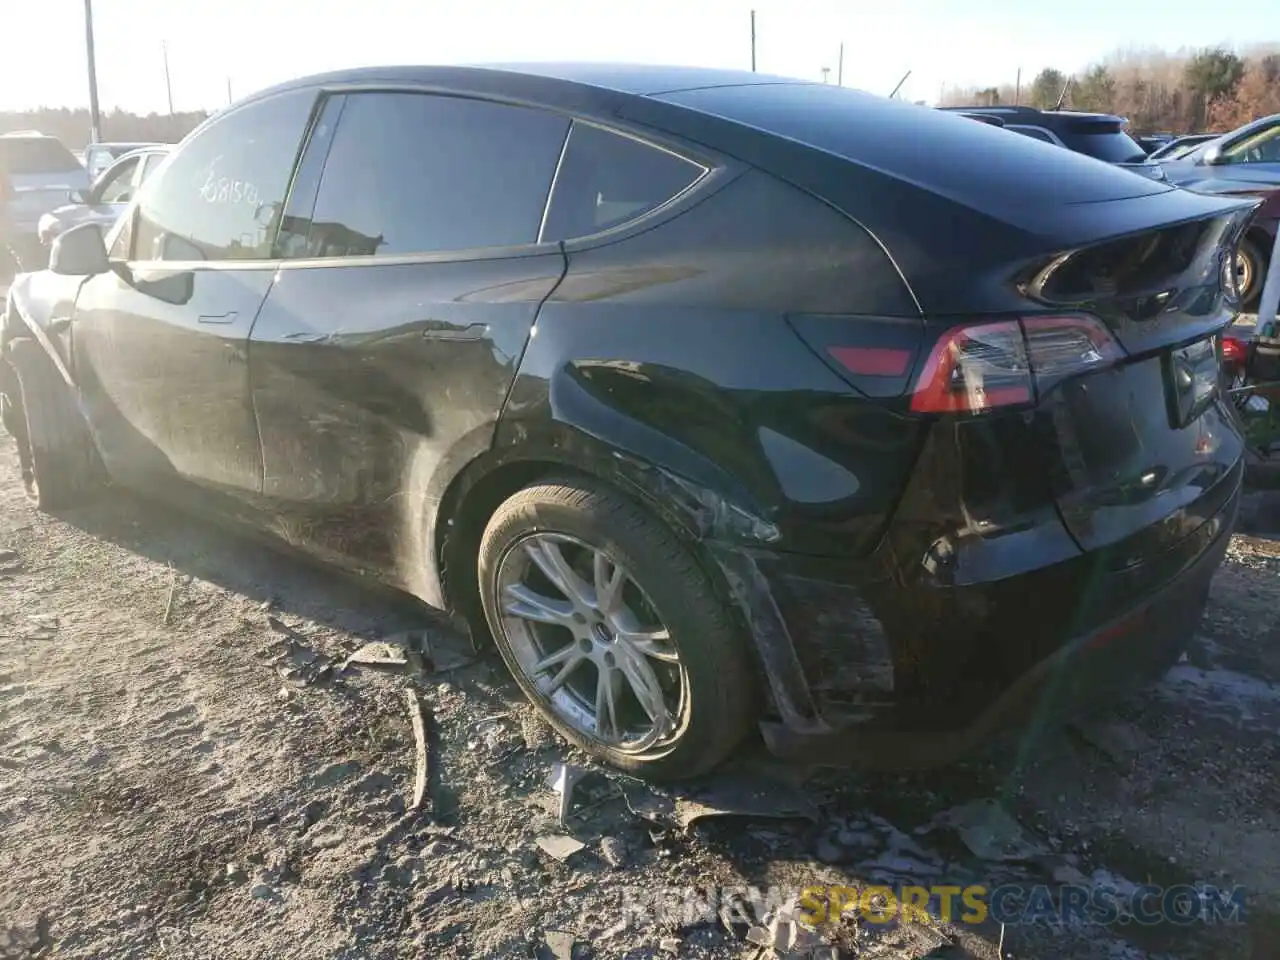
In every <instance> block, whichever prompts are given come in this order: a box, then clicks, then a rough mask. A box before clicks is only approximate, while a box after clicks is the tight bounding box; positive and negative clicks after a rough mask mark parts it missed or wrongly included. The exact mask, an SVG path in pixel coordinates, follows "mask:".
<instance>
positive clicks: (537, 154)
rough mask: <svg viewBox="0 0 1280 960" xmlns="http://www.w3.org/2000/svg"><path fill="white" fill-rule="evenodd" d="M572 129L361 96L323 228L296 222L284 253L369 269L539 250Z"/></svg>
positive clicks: (544, 116)
mask: <svg viewBox="0 0 1280 960" xmlns="http://www.w3.org/2000/svg"><path fill="white" fill-rule="evenodd" d="M326 115H327V111H326ZM568 129H569V121H568V120H567V119H565V118H563V117H559V116H556V115H555V114H550V113H545V112H543V111H540V110H532V109H528V108H525V107H514V106H509V105H506V104H499V103H490V102H488V101H483V100H471V99H466V98H462V97H448V96H438V95H433V94H421V93H355V94H349V95H348V96H347V98H346V103H345V105H344V106H343V107H342V110H341V116H340V117H339V119H338V121H337V127H336V130H335V131H334V133H333V138H332V143H331V145H330V146H329V153H328V159H327V161H326V162H325V165H324V171H323V173H322V174H321V176H320V186H319V190H318V192H317V194H316V202H315V207H314V210H313V212H312V214H311V217H310V218H309V219H307V218H305V217H299V218H294V217H290V218H289V220H288V221H287V222H286V224H285V225H284V229H283V230H282V232H281V249H282V250H284V251H287V255H288V256H291V257H364V256H373V255H382V256H398V255H411V254H418V253H435V252H440V251H446V250H470V249H476V248H481V247H505V246H518V245H522V244H530V243H534V242H535V241H536V240H537V238H538V226H539V223H540V222H541V219H542V213H543V209H544V207H545V206H546V200H547V192H548V191H549V190H550V187H551V179H552V176H553V175H554V173H555V167H556V161H557V159H558V158H559V156H560V150H561V147H562V146H563V145H564V138H565V135H566V133H567V132H568ZM308 152H309V153H310V151H308Z"/></svg>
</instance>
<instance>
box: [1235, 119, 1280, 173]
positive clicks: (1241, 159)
mask: <svg viewBox="0 0 1280 960" xmlns="http://www.w3.org/2000/svg"><path fill="white" fill-rule="evenodd" d="M1222 162H1223V163H1280V123H1277V124H1275V125H1274V126H1272V127H1268V128H1267V129H1266V130H1261V131H1259V132H1258V133H1255V134H1252V135H1251V136H1248V137H1245V138H1244V139H1243V140H1241V141H1240V142H1239V143H1235V144H1232V145H1231V146H1229V147H1227V148H1226V149H1225V150H1223V151H1222Z"/></svg>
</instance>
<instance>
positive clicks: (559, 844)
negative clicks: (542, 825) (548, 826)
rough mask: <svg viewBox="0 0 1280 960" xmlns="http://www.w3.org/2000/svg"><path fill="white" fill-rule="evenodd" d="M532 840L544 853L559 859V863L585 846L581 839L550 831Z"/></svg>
mask: <svg viewBox="0 0 1280 960" xmlns="http://www.w3.org/2000/svg"><path fill="white" fill-rule="evenodd" d="M534 842H535V843H536V844H537V845H538V846H539V847H541V848H542V851H543V852H544V853H546V854H547V855H548V856H550V857H553V858H554V859H556V860H559V861H560V862H561V863H563V862H564V861H566V860H568V859H569V858H570V857H572V856H573V855H574V854H575V853H577V852H578V851H579V850H581V849H583V848H584V847H585V846H586V844H585V843H583V842H582V841H580V840H575V839H573V837H568V836H565V835H564V834H560V833H552V834H548V835H546V836H542V837H538V839H537V840H535V841H534Z"/></svg>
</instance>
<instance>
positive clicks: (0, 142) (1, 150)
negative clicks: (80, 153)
mask: <svg viewBox="0 0 1280 960" xmlns="http://www.w3.org/2000/svg"><path fill="white" fill-rule="evenodd" d="M0 165H2V166H3V167H4V168H5V169H6V170H8V172H9V173H10V174H12V175H13V176H22V175H24V174H34V173H70V172H72V171H76V170H81V169H83V168H82V167H81V166H80V162H79V161H78V160H76V158H75V156H74V155H73V154H72V153H71V151H70V150H68V149H67V148H66V147H64V146H63V145H62V141H61V140H56V139H54V138H53V137H10V138H0Z"/></svg>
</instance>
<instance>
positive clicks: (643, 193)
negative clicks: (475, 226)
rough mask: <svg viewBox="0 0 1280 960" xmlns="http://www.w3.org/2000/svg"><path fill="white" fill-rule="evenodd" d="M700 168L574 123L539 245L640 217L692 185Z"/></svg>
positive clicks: (638, 142) (650, 146) (672, 155)
mask: <svg viewBox="0 0 1280 960" xmlns="http://www.w3.org/2000/svg"><path fill="white" fill-rule="evenodd" d="M705 172H706V170H705V168H704V167H702V166H700V165H698V164H696V163H693V162H691V161H689V160H686V159H684V158H683V157H678V156H676V155H675V154H673V153H668V152H667V151H666V150H663V149H661V148H659V147H655V146H652V145H650V144H647V143H642V142H641V141H639V140H634V139H632V138H631V137H627V136H623V135H622V134H618V133H611V132H609V131H608V130H602V129H601V128H599V127H594V126H591V125H590V124H587V123H574V125H573V130H572V132H571V133H570V134H569V142H568V144H567V145H566V147H565V153H564V159H563V160H562V161H561V163H560V172H559V173H558V174H557V175H556V185H555V192H554V194H553V195H552V197H551V207H550V209H549V210H548V212H547V223H546V226H545V227H544V228H543V231H542V239H543V240H569V239H572V238H573V237H585V236H589V235H590V234H593V233H599V232H600V231H601V230H608V229H609V228H610V227H616V226H618V225H619V224H622V223H626V222H627V221H628V220H634V219H635V218H636V217H639V216H643V215H644V214H646V213H648V212H649V211H650V210H654V209H656V208H657V207H660V206H662V205H663V204H664V203H666V202H667V201H668V200H670V199H672V198H673V197H675V196H677V195H679V194H680V193H682V192H684V191H685V190H687V189H688V188H689V187H690V186H692V185H693V184H694V183H695V182H696V181H697V180H698V179H699V178H700V177H701V176H702V175H703V174H704V173H705Z"/></svg>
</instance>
